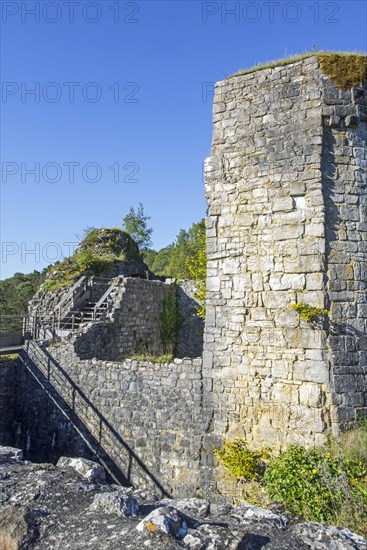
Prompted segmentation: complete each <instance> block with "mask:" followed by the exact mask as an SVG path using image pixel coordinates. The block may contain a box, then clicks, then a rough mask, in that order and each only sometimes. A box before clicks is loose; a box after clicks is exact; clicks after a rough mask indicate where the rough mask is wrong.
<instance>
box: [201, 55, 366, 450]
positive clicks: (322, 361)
mask: <svg viewBox="0 0 367 550" xmlns="http://www.w3.org/2000/svg"><path fill="white" fill-rule="evenodd" d="M365 91H366V88H364V90H363V89H362V88H354V89H353V90H352V91H349V92H340V91H338V90H337V89H336V87H335V85H334V84H333V83H331V82H330V80H329V79H328V78H327V77H325V75H323V74H322V72H321V70H320V67H319V62H318V59H317V57H310V58H308V59H305V60H303V61H300V62H297V63H294V64H290V65H287V66H280V67H275V68H270V69H263V70H259V71H257V72H254V73H250V74H246V75H242V76H237V77H233V78H229V79H227V80H224V81H222V82H219V83H218V84H217V86H216V94H215V100H214V134H213V146H212V153H211V157H210V158H209V159H208V160H207V163H206V196H207V202H208V206H209V215H208V219H207V252H208V281H207V317H206V330H205V336H204V356H203V365H204V371H203V377H204V379H207V380H208V381H210V380H212V382H213V394H212V401H213V409H214V410H215V415H214V422H213V430H212V432H213V434H217V435H220V436H221V437H225V438H226V437H234V436H240V437H245V438H246V440H247V441H248V442H249V443H250V444H251V445H252V446H255V447H256V446H257V447H259V446H264V444H265V445H268V446H271V447H275V448H277V447H281V446H284V444H285V443H286V442H297V443H300V444H304V445H306V446H309V445H314V444H320V443H322V442H323V441H324V440H325V435H326V433H327V431H328V430H333V431H334V432H336V431H337V430H338V428H339V427H340V419H342V418H343V417H344V418H345V419H346V420H349V421H350V420H354V419H355V418H356V416H357V413H358V411H360V412H359V414H362V412H363V411H365V410H366V406H367V402H366V389H367V387H366V378H365V376H366V355H365V353H364V350H365V346H366V337H365V334H366V330H365V329H366V325H365V316H366V315H365V314H366V311H365V306H364V303H365V299H366V293H365V290H366V272H365V271H363V269H364V266H365V265H366V263H365V262H366V249H365V239H366V233H365V230H366V212H365V206H364V203H365V197H366V193H365V191H366V172H365V168H366V162H365V158H366V156H365V154H366V153H365V143H366V140H367V135H366V125H365V120H366V119H365V118H363V117H365V114H366V111H365ZM362 102H363V105H364V107H362V106H361V103H362ZM363 109H364V110H363ZM357 114H359V116H360V118H359V119H358V118H357V119H353V118H352V119H350V118H346V117H348V116H349V115H357ZM336 117H339V118H336ZM351 124H353V125H354V126H355V128H352V127H351ZM335 125H336V128H334V126H335ZM330 155H332V156H333V158H330ZM332 220H334V224H337V227H333V226H332ZM341 274H343V275H341ZM297 302H305V303H307V304H310V305H314V306H317V307H320V308H328V309H330V310H331V317H330V323H329V324H328V323H327V322H326V323H324V324H323V325H322V324H321V325H320V324H319V325H318V327H312V326H310V325H309V324H308V323H307V322H306V321H302V320H300V318H299V315H298V313H297V312H295V311H293V310H291V309H290V308H289V305H290V304H294V303H297ZM342 319H345V321H346V324H347V325H348V327H349V328H348V331H349V332H348V334H347V333H346V334H344V335H343V336H336V337H335V336H332V330H331V325H332V324H335V323H339V322H340V321H341V320H342ZM334 328H335V326H334ZM357 331H358V332H357ZM349 350H350V351H351V352H352V353H351V354H349ZM339 365H340V366H339ZM346 375H347V376H346ZM208 383H210V382H208Z"/></svg>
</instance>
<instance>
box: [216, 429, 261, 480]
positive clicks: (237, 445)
mask: <svg viewBox="0 0 367 550" xmlns="http://www.w3.org/2000/svg"><path fill="white" fill-rule="evenodd" d="M213 452H214V454H215V455H216V456H217V457H218V459H219V462H220V463H221V464H223V466H225V467H226V468H227V470H228V473H227V475H229V476H234V477H236V478H237V479H244V480H245V481H252V480H256V481H258V480H260V479H261V477H262V476H263V475H264V471H265V462H264V459H267V458H269V456H270V455H269V451H268V450H266V449H263V450H261V451H251V450H250V449H249V448H248V447H247V444H246V442H245V441H243V440H242V439H237V440H235V441H227V442H225V443H224V444H223V447H222V448H220V447H213Z"/></svg>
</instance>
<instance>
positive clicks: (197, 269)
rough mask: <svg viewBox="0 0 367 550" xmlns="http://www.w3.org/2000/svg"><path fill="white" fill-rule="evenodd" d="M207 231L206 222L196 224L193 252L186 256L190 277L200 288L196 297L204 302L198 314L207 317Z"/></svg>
mask: <svg viewBox="0 0 367 550" xmlns="http://www.w3.org/2000/svg"><path fill="white" fill-rule="evenodd" d="M206 265H207V258H206V232H205V222H204V220H202V222H201V223H200V224H196V234H195V246H194V247H193V249H192V251H191V254H190V255H189V256H187V258H186V266H187V269H188V271H189V275H190V279H192V280H194V281H197V286H198V290H197V292H196V294H195V298H197V299H198V300H200V302H201V303H202V304H203V305H202V306H199V307H198V308H197V312H198V313H197V315H198V317H201V318H202V319H205V311H206V309H205V300H206Z"/></svg>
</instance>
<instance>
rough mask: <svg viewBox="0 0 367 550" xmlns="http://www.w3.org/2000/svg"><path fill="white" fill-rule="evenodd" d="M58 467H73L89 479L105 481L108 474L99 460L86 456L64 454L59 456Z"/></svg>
mask: <svg viewBox="0 0 367 550" xmlns="http://www.w3.org/2000/svg"><path fill="white" fill-rule="evenodd" d="M56 466H57V468H60V469H63V468H73V469H74V470H75V471H76V472H78V473H79V474H80V475H82V476H83V477H85V478H86V479H88V480H89V481H105V479H106V474H105V471H104V468H103V467H102V466H101V465H100V464H98V463H97V462H93V461H92V460H87V459H86V458H70V457H66V456H62V457H61V458H59V460H58V462H57V464H56Z"/></svg>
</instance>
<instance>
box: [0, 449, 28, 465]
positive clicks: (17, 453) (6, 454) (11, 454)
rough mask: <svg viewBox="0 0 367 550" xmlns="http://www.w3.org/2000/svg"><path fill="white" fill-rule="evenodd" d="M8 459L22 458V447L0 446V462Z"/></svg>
mask: <svg viewBox="0 0 367 550" xmlns="http://www.w3.org/2000/svg"><path fill="white" fill-rule="evenodd" d="M8 460H17V461H20V460H23V451H22V449H16V448H15V447H0V462H6V461H8Z"/></svg>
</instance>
